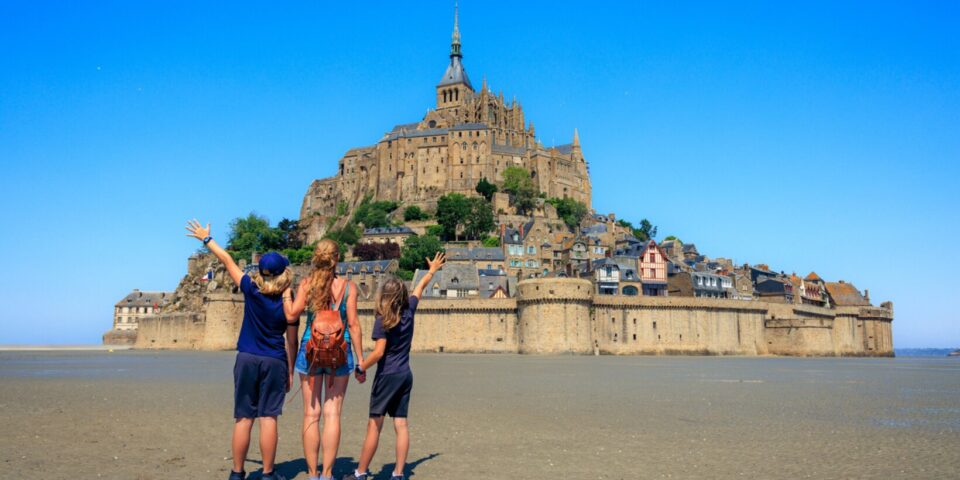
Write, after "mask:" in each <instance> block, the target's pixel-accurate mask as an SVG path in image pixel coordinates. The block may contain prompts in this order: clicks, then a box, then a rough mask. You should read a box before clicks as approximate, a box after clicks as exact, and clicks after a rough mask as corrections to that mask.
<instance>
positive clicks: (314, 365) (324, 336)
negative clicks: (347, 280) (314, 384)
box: [304, 285, 349, 388]
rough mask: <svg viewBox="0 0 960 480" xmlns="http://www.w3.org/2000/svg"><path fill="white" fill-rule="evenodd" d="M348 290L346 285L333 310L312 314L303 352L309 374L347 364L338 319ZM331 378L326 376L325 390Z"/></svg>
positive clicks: (343, 336) (335, 368)
mask: <svg viewBox="0 0 960 480" xmlns="http://www.w3.org/2000/svg"><path fill="white" fill-rule="evenodd" d="M348 288H349V286H348V285H345V286H344V288H343V292H342V293H341V295H340V298H339V299H337V303H336V304H335V305H334V306H333V309H331V310H321V311H319V312H314V318H313V323H312V326H311V328H310V340H308V341H307V349H306V352H304V353H305V356H306V359H307V365H308V369H309V371H310V373H313V372H314V371H316V370H318V369H321V368H328V369H330V370H331V371H334V372H335V371H336V370H337V369H338V368H340V367H342V366H344V365H346V364H347V340H346V338H345V334H346V333H345V332H344V325H343V319H342V318H340V302H342V301H343V297H346V296H347V289H348ZM333 377H334V376H333V375H328V379H327V388H330V387H332V386H333Z"/></svg>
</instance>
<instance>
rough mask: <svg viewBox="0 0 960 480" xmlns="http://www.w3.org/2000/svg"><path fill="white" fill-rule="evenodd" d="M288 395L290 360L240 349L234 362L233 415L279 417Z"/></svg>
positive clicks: (240, 416)
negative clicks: (288, 363) (288, 364)
mask: <svg viewBox="0 0 960 480" xmlns="http://www.w3.org/2000/svg"><path fill="white" fill-rule="evenodd" d="M286 395H287V362H285V361H283V360H280V359H279V358H273V357H266V356H263V355H254V354H252V353H246V352H239V353H237V362H236V363H235V364H234V365H233V418H257V417H276V416H279V415H280V414H281V413H282V412H283V399H284V397H286Z"/></svg>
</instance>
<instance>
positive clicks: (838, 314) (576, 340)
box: [136, 278, 893, 356]
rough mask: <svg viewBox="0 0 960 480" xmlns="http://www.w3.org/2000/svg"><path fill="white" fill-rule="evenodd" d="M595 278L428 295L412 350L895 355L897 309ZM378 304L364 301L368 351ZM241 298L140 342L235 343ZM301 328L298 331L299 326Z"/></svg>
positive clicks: (164, 322)
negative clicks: (682, 291) (669, 293)
mask: <svg viewBox="0 0 960 480" xmlns="http://www.w3.org/2000/svg"><path fill="white" fill-rule="evenodd" d="M592 292H593V286H592V284H591V282H590V281H588V280H582V279H572V278H546V279H529V280H524V281H521V282H520V283H519V284H518V296H517V298H507V299H495V300H494V299H428V300H423V301H422V302H421V303H420V306H419V308H418V310H417V317H416V318H417V324H416V333H415V335H414V341H413V350H414V351H418V352H474V353H528V354H556V353H577V354H585V353H594V352H595V353H604V354H614V355H637V354H654V355H674V354H679V355H797V356H892V355H893V339H892V333H891V328H890V327H891V322H892V321H893V311H892V308H878V307H839V308H836V309H829V308H823V307H814V306H810V305H789V304H778V303H766V302H756V301H742V300H725V299H707V298H692V297H644V296H638V297H624V296H605V295H595V294H593V293H592ZM373 309H374V305H373V303H372V302H361V303H360V304H359V306H358V313H359V316H360V324H361V327H362V329H363V332H364V339H363V340H364V345H365V346H366V347H367V348H369V347H370V344H371V341H370V339H369V338H370V330H371V328H372V326H373V316H374V315H373ZM242 320H243V297H242V296H240V295H236V294H230V293H217V294H209V295H207V296H206V297H204V300H203V312H200V313H176V314H167V315H160V316H154V317H148V318H145V319H143V320H141V322H140V330H139V334H138V336H137V343H136V347H137V348H170V349H201V350H229V349H233V348H234V347H235V345H236V338H237V332H238V331H239V329H240V325H241V322H242ZM301 334H302V331H301Z"/></svg>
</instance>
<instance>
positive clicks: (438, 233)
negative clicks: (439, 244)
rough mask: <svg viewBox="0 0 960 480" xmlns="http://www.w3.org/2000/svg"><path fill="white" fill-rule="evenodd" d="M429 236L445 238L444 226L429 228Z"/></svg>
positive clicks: (431, 226)
mask: <svg viewBox="0 0 960 480" xmlns="http://www.w3.org/2000/svg"><path fill="white" fill-rule="evenodd" d="M427 235H433V236H434V237H437V238H443V225H430V226H429V227H427Z"/></svg>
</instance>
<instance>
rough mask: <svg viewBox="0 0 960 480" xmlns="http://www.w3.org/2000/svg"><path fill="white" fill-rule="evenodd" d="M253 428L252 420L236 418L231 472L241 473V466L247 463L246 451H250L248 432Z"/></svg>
mask: <svg viewBox="0 0 960 480" xmlns="http://www.w3.org/2000/svg"><path fill="white" fill-rule="evenodd" d="M252 428H253V419H252V418H238V419H237V420H236V422H235V423H234V424H233V442H232V447H233V471H234V472H242V471H243V464H244V462H246V461H247V450H249V449H250V430H251V429H252Z"/></svg>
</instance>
